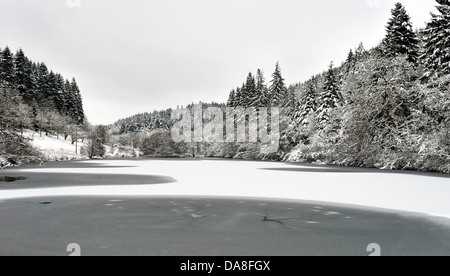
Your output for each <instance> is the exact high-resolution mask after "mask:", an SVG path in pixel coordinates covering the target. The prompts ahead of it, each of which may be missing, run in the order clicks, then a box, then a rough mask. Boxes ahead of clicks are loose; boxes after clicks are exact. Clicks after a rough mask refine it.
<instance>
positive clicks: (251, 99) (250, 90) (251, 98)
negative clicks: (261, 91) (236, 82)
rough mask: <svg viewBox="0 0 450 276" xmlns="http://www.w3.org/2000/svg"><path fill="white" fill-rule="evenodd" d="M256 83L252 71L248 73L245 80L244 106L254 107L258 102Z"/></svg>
mask: <svg viewBox="0 0 450 276" xmlns="http://www.w3.org/2000/svg"><path fill="white" fill-rule="evenodd" d="M257 96H258V95H257V94H256V83H255V78H254V77H253V75H252V73H248V76H247V81H246V82H245V98H244V101H243V106H244V107H253V106H255V103H257V101H258V99H257Z"/></svg>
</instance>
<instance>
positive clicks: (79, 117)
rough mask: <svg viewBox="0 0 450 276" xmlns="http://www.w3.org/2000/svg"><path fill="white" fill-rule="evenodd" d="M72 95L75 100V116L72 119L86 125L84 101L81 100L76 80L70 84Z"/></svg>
mask: <svg viewBox="0 0 450 276" xmlns="http://www.w3.org/2000/svg"><path fill="white" fill-rule="evenodd" d="M70 87H71V93H72V97H73V100H74V109H73V110H74V114H73V117H72V119H73V120H75V122H76V123H77V124H84V121H85V115H84V111H83V100H82V98H81V94H80V89H79V88H78V84H77V81H76V80H75V78H73V79H72V82H71V83H70Z"/></svg>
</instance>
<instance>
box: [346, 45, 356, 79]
mask: <svg viewBox="0 0 450 276" xmlns="http://www.w3.org/2000/svg"><path fill="white" fill-rule="evenodd" d="M355 66H356V59H355V54H354V53H353V50H351V49H350V52H349V53H348V55H347V59H346V60H345V63H344V70H345V73H346V74H347V75H348V74H350V73H352V72H353V71H354V69H355Z"/></svg>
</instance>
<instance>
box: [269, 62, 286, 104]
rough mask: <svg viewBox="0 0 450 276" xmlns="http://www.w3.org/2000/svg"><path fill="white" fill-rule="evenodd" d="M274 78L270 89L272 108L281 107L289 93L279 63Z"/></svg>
mask: <svg viewBox="0 0 450 276" xmlns="http://www.w3.org/2000/svg"><path fill="white" fill-rule="evenodd" d="M272 77H273V79H272V82H271V83H272V85H271V86H270V88H269V103H270V105H271V106H278V107H281V105H282V103H283V99H284V98H285V96H286V93H287V88H286V85H285V84H284V79H283V77H282V76H281V69H280V64H279V63H278V62H277V64H276V67H275V72H274V73H273V75H272Z"/></svg>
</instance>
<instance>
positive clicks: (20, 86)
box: [14, 49, 34, 103]
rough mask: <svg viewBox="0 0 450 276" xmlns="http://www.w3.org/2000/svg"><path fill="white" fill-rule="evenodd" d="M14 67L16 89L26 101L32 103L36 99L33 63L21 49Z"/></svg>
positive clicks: (15, 58) (15, 59)
mask: <svg viewBox="0 0 450 276" xmlns="http://www.w3.org/2000/svg"><path fill="white" fill-rule="evenodd" d="M14 67H15V70H14V83H15V86H16V89H17V90H18V91H19V94H20V95H21V96H22V97H23V98H24V99H25V101H26V102H27V103H30V102H31V101H32V99H33V98H34V87H33V86H34V85H33V84H34V83H33V79H32V77H33V73H32V63H31V62H30V61H29V60H28V58H27V57H26V56H25V54H24V52H23V51H22V49H19V51H17V53H16V55H15V57H14Z"/></svg>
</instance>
